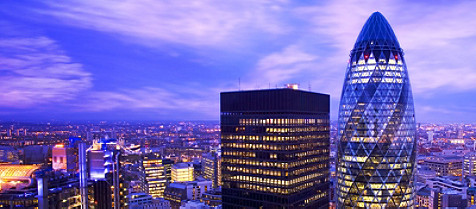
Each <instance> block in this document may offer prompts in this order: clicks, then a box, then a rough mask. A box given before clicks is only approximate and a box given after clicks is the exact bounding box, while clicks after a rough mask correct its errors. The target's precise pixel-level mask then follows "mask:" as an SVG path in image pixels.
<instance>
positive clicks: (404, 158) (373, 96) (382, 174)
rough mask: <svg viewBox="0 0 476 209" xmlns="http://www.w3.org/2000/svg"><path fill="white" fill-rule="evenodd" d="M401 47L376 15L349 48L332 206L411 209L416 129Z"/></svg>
mask: <svg viewBox="0 0 476 209" xmlns="http://www.w3.org/2000/svg"><path fill="white" fill-rule="evenodd" d="M415 128H416V127H415V113H414V109H413V97H412V90H411V86H410V79H409V77H408V72H407V67H406V65H405V59H404V57H403V51H402V49H401V48H400V44H399V43H398V41H397V38H396V37H395V34H394V32H393V30H392V28H391V27H390V25H389V23H388V22H387V20H386V19H385V17H383V15H382V14H380V13H379V12H376V13H374V14H372V16H370V18H369V19H368V20H367V22H366V23H365V25H364V27H363V28H362V31H361V32H360V35H359V37H358V38H357V41H356V42H355V45H354V48H353V49H352V51H351V52H350V60H349V65H348V67H347V72H346V75H345V80H344V87H343V89H342V97H341V102H340V109H339V130H338V133H339V142H338V144H337V150H338V158H337V159H338V162H337V165H336V167H337V178H338V186H337V187H338V189H337V196H338V198H337V208H413V205H414V193H415V192H414V190H413V173H414V170H415V156H416V131H415Z"/></svg>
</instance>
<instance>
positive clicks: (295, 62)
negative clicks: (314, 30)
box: [242, 45, 318, 89]
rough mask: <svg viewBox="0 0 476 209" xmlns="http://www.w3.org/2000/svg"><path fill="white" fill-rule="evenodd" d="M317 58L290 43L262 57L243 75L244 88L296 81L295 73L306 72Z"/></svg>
mask: <svg viewBox="0 0 476 209" xmlns="http://www.w3.org/2000/svg"><path fill="white" fill-rule="evenodd" d="M317 60H318V56H317V55H314V54H310V53H308V52H305V51H304V50H303V49H302V48H301V47H299V46H298V45H290V46H287V47H285V48H284V49H282V50H281V51H278V52H275V53H271V54H268V55H266V56H264V57H262V58H261V59H260V60H259V61H258V62H257V64H256V67H255V69H254V70H253V71H252V72H251V73H250V74H249V75H247V76H246V77H245V79H244V82H243V85H242V86H243V88H244V89H253V88H263V87H264V88H268V85H271V84H272V85H273V87H274V86H275V85H279V86H281V85H283V84H285V83H288V82H294V83H296V82H297V80H295V78H296V75H302V74H307V73H309V71H311V70H312V69H313V68H314V67H315V65H316V61H317Z"/></svg>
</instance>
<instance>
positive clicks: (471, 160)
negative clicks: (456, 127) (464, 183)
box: [463, 152, 476, 177]
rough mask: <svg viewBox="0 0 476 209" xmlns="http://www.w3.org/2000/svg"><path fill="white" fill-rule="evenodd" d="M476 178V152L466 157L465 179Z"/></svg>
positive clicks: (464, 163)
mask: <svg viewBox="0 0 476 209" xmlns="http://www.w3.org/2000/svg"><path fill="white" fill-rule="evenodd" d="M467 176H476V152H471V153H468V154H466V155H464V159H463V177H467Z"/></svg>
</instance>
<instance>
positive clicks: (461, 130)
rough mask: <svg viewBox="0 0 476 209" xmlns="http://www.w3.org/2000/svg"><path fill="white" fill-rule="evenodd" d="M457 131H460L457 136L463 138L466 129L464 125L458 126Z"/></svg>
mask: <svg viewBox="0 0 476 209" xmlns="http://www.w3.org/2000/svg"><path fill="white" fill-rule="evenodd" d="M457 133H458V137H457V138H458V139H462V138H463V134H464V130H463V127H462V126H461V127H458V131H457Z"/></svg>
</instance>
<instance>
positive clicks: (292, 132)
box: [220, 88, 329, 209]
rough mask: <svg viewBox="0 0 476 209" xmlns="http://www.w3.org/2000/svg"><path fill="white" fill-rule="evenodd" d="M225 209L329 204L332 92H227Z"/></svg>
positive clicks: (314, 207) (223, 140)
mask: <svg viewBox="0 0 476 209" xmlns="http://www.w3.org/2000/svg"><path fill="white" fill-rule="evenodd" d="M220 100H221V145H222V179H223V186H222V198H223V209H245V208H246V209H255V208H256V209H258V208H260V209H298V208H299V209H301V208H305V209H306V208H307V209H311V208H312V209H324V208H325V209H327V208H329V192H328V191H329V95H325V94H318V93H312V92H307V91H301V90H295V89H289V88H286V89H269V90H255V91H238V92H224V93H221V97H220Z"/></svg>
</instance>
